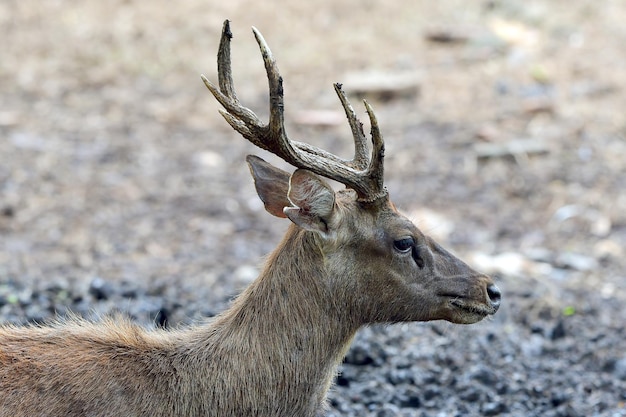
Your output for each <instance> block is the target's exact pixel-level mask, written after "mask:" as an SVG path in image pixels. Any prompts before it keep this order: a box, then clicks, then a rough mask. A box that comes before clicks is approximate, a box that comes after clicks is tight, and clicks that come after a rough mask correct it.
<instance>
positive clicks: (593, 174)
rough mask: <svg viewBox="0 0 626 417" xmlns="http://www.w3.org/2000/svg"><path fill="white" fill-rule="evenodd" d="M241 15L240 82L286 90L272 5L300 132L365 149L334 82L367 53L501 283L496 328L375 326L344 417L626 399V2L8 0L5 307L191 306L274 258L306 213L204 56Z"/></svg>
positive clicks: (407, 171) (399, 133)
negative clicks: (270, 58)
mask: <svg viewBox="0 0 626 417" xmlns="http://www.w3.org/2000/svg"><path fill="white" fill-rule="evenodd" d="M277 10H279V11H280V13H278V12H277ZM51 17H53V18H51ZM225 18H230V19H232V21H233V31H234V32H235V40H234V44H233V48H234V50H233V57H234V60H235V78H236V82H237V83H238V85H239V86H240V87H239V90H238V92H239V96H240V98H242V100H244V102H245V103H249V105H250V106H251V107H252V108H253V109H254V110H255V111H258V113H259V114H261V115H263V114H266V113H267V110H266V100H267V92H266V83H265V80H264V75H263V68H262V63H261V61H260V58H259V55H258V52H257V51H256V50H255V45H254V43H253V40H252V36H251V34H250V33H249V31H248V28H249V27H250V26H252V25H254V26H256V27H258V28H259V29H260V30H261V31H262V32H263V34H264V35H265V37H266V39H267V40H268V42H269V44H270V46H271V47H272V49H273V51H274V54H275V55H276V56H277V58H278V60H279V64H280V67H281V71H282V73H283V76H284V78H285V80H286V81H285V82H286V85H285V88H286V94H287V108H286V114H287V119H288V126H287V127H288V129H289V131H290V135H292V136H293V137H295V138H298V139H302V138H304V140H306V141H309V142H311V143H314V144H315V145H318V146H320V147H323V148H326V149H328V150H330V151H332V152H335V153H338V154H342V155H343V154H346V155H347V154H349V148H350V139H349V130H348V127H347V124H346V123H345V122H344V121H343V119H342V116H341V109H340V107H339V104H338V102H337V100H336V98H335V97H334V96H333V92H332V88H331V83H332V82H335V81H342V82H344V83H345V85H346V89H347V90H348V91H350V90H349V89H350V85H351V84H352V85H353V86H355V85H356V84H358V83H357V80H360V79H362V78H363V75H364V73H367V75H368V77H369V79H370V84H369V86H368V88H369V90H368V88H366V90H367V91H366V93H367V94H370V100H371V102H372V104H373V105H374V107H375V110H376V113H377V115H378V117H379V121H380V124H381V127H382V129H383V134H384V135H385V138H386V144H387V162H386V178H387V185H388V188H389V190H390V193H391V196H392V199H393V200H394V201H395V202H396V204H397V205H398V206H399V207H400V208H401V210H402V211H404V212H405V213H407V214H409V216H410V217H411V218H413V219H414V220H415V222H416V224H418V225H419V226H420V227H421V228H422V230H424V231H425V232H427V233H429V234H432V235H433V236H435V238H436V239H438V240H439V241H440V242H441V243H442V244H444V246H446V247H448V248H451V249H453V250H454V251H455V252H456V253H457V254H458V255H459V256H461V257H462V258H464V259H466V260H467V261H468V262H469V263H470V264H471V265H473V266H474V267H476V268H477V269H481V270H483V271H485V272H488V273H491V274H493V275H494V276H495V277H496V280H497V283H498V286H499V287H500V288H501V290H502V292H503V305H502V307H501V309H500V311H499V312H498V313H497V314H496V315H495V316H494V317H493V319H491V320H489V321H485V322H481V323H479V324H476V325H471V326H455V325H451V324H448V323H442V322H435V323H413V324H406V325H395V326H390V327H372V328H367V329H363V330H362V331H361V332H360V333H359V334H358V336H357V339H356V340H355V342H354V345H353V346H352V348H351V350H350V351H349V353H348V355H347V357H346V360H345V362H344V364H343V365H342V368H341V373H340V375H339V376H338V379H337V385H336V387H335V388H334V390H333V391H332V392H331V394H330V397H329V399H330V409H329V412H328V416H329V417H330V416H369V415H371V416H483V415H484V416H496V415H501V416H611V417H612V416H626V341H625V336H626V335H625V333H626V330H625V326H624V322H625V320H626V307H625V305H626V303H625V301H626V251H625V249H624V248H625V247H626V194H625V193H624V184H626V162H625V158H626V113H624V111H623V109H624V108H626V94H624V87H625V86H626V76H625V75H624V74H626V72H625V71H624V68H625V67H626V56H625V55H624V53H623V52H622V51H623V44H624V41H625V40H626V29H625V28H626V27H625V26H624V25H623V21H624V19H626V10H625V9H624V7H623V4H622V3H621V2H619V1H607V2H602V3H601V4H600V3H597V2H593V1H591V0H588V1H584V0H576V1H567V2H566V1H547V0H545V1H530V2H524V3H523V6H522V5H521V4H518V3H517V2H514V1H485V2H473V3H472V4H471V5H469V4H467V3H466V2H458V1H448V0H446V1H440V2H437V3H436V4H433V3H432V2H428V1H411V2H408V1H407V2H399V3H398V4H397V6H396V7H388V6H385V5H383V4H382V3H381V4H380V5H378V4H376V3H367V2H366V3H363V2H360V1H356V0H353V1H345V2H331V1H327V0H316V1H313V2H308V3H302V4H300V3H293V4H290V5H289V6H287V5H283V6H281V7H280V9H278V6H277V5H276V4H274V2H271V1H269V2H264V3H262V4H261V3H258V4H257V3H248V2H245V1H233V2H220V3H217V2H208V4H207V2H199V1H192V0H186V1H183V2H180V3H179V5H178V6H177V7H176V8H175V9H172V7H171V5H170V4H169V3H168V2H165V1H164V0H160V1H156V2H149V3H143V4H134V3H132V2H123V1H121V0H119V1H118V0H114V1H112V2H106V3H92V2H78V1H61V0H59V1H51V2H43V3H42V2H36V1H35V0H22V1H17V0H8V1H5V2H3V3H2V4H0V33H1V34H2V37H3V39H4V40H5V42H4V45H3V51H2V53H1V59H0V321H1V322H11V323H25V322H45V321H46V320H48V319H50V318H52V317H54V316H55V315H64V314H66V313H67V312H68V311H72V312H75V313H78V314H80V315H84V316H88V317H98V316H100V315H102V314H107V313H110V312H112V311H116V310H121V311H123V312H125V313H127V314H129V315H131V316H132V317H133V318H134V319H135V320H137V321H138V322H141V323H144V324H145V325H146V326H162V327H174V326H178V325H187V324H189V323H192V322H194V321H195V320H198V319H200V318H203V317H210V316H213V315H215V314H217V313H218V312H219V311H221V310H223V309H224V308H226V307H227V306H228V303H229V302H230V300H231V299H232V297H233V296H234V295H235V294H237V293H238V292H239V291H240V289H241V288H243V287H244V286H245V285H247V284H248V283H249V282H250V281H251V280H252V279H254V278H255V276H256V274H257V271H258V265H259V264H260V262H261V260H262V258H263V256H265V255H267V253H269V252H270V251H271V250H272V249H273V247H274V246H275V245H276V244H277V243H278V241H279V239H280V236H281V235H282V233H283V232H284V230H285V228H286V222H285V221H281V220H280V219H275V218H272V217H271V216H270V215H268V214H267V213H265V212H264V210H263V207H262V204H261V203H260V202H259V201H258V199H257V197H256V195H255V193H254V189H253V186H252V181H251V179H250V178H249V175H248V172H247V168H246V167H245V164H244V155H245V154H247V153H259V154H261V155H262V156H263V157H266V158H268V159H269V160H272V161H273V162H275V161H276V160H275V159H273V158H271V157H267V155H266V154H265V155H264V154H263V153H262V152H257V151H256V150H255V149H253V148H252V146H251V145H248V144H247V143H245V141H244V140H241V139H240V138H238V137H237V136H236V135H235V134H233V133H232V132H231V131H230V128H229V127H228V126H226V124H225V123H224V122H223V120H221V119H220V117H219V115H218V114H217V111H216V110H217V105H216V103H214V101H213V100H212V99H211V98H210V97H209V94H208V92H207V91H205V89H204V86H202V83H201V81H200V80H199V77H198V74H199V73H201V72H202V73H206V74H207V76H208V77H209V78H211V79H215V64H214V59H215V52H216V49H217V42H218V39H219V31H220V29H221V23H222V21H223V20H224V19H225ZM354 73H359V74H357V75H358V76H357V75H355V74H354ZM407 74H409V75H411V76H412V78H411V77H410V78H411V79H413V80H417V84H415V85H413V86H414V87H415V88H414V89H411V88H409V89H408V91H407V90H402V91H391V92H389V91H387V90H385V87H384V85H386V83H388V82H389V80H390V79H391V80H395V81H397V80H398V79H400V78H402V77H404V78H402V79H405V78H406V75H407ZM398 77H400V78H398ZM371 80H373V81H371ZM354 88H355V89H356V87H354ZM355 107H356V101H355ZM278 165H280V163H278ZM283 167H284V165H283Z"/></svg>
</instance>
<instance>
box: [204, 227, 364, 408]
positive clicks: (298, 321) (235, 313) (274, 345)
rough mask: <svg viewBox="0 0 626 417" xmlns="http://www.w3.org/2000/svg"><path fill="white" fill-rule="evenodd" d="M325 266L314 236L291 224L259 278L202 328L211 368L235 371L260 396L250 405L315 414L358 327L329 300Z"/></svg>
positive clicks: (330, 292)
mask: <svg viewBox="0 0 626 417" xmlns="http://www.w3.org/2000/svg"><path fill="white" fill-rule="evenodd" d="M327 269H328V268H327V265H325V260H324V256H323V253H322V251H321V250H320V248H319V246H318V245H317V244H316V242H315V237H314V236H313V235H312V234H311V233H310V232H303V231H301V230H299V229H297V228H296V227H295V226H292V227H291V228H290V229H289V231H288V233H287V235H286V236H285V239H284V240H283V242H282V244H281V245H280V246H279V247H278V248H277V249H276V250H275V251H274V252H273V253H272V254H271V255H270V257H269V258H268V260H267V263H266V266H265V268H264V270H263V272H262V273H261V275H260V276H259V278H257V280H256V281H255V282H253V283H252V284H251V285H250V286H249V287H248V288H247V289H246V290H245V291H244V292H243V293H242V294H241V295H240V296H239V297H238V298H237V300H236V301H235V302H234V304H233V306H232V307H231V308H230V309H229V310H227V311H226V312H225V313H224V314H222V315H221V316H219V317H218V318H217V319H216V320H215V321H214V322H213V323H212V324H211V326H210V328H208V329H207V330H208V331H209V332H210V334H209V335H208V336H207V338H208V339H209V340H210V341H211V342H210V344H211V345H212V347H211V349H207V351H208V350H211V351H212V353H211V356H212V358H211V359H209V360H210V361H213V362H216V361H219V363H220V369H215V370H214V371H217V372H225V373H228V374H229V375H241V378H245V379H246V380H245V381H243V382H244V383H243V384H240V385H239V386H248V387H261V391H262V392H259V393H258V395H259V396H261V397H264V396H265V397H268V398H256V399H255V402H257V405H256V406H255V407H262V403H263V402H264V401H267V402H268V404H274V405H273V406H272V405H268V407H276V406H277V405H278V404H280V403H281V402H283V403H284V405H283V406H284V407H285V410H292V411H293V410H298V409H299V410H302V415H315V411H316V409H317V408H318V407H319V406H320V404H322V403H323V402H324V399H325V396H326V392H327V391H328V388H329V387H330V385H331V383H332V380H333V378H334V376H335V374H336V368H337V366H338V364H339V363H340V361H341V360H342V359H343V357H344V355H345V353H346V351H347V349H348V347H349V345H350V342H351V341H352V339H353V337H354V335H355V333H356V331H357V330H358V327H359V326H358V325H357V324H356V322H353V321H351V320H350V319H349V317H347V316H346V312H345V311H344V309H343V308H341V306H339V305H337V304H336V303H334V302H333V300H334V299H335V298H336V297H333V295H332V292H333V291H334V289H333V288H332V284H331V283H330V281H331V280H330V279H329V273H328V270H327ZM203 343H206V340H204V341H203ZM229 368H230V369H229ZM231 385H232V386H237V384H231ZM274 410H276V408H274ZM309 413H311V414H309ZM293 415H299V414H293Z"/></svg>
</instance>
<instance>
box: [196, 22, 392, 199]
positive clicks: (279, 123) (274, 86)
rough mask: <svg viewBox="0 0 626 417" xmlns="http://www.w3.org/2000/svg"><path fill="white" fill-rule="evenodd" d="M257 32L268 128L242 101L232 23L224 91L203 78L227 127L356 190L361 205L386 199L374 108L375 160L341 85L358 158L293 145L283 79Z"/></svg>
mask: <svg viewBox="0 0 626 417" xmlns="http://www.w3.org/2000/svg"><path fill="white" fill-rule="evenodd" d="M252 31H253V33H254V37H255V38H256V41H257V43H258V45H259V49H260V50H261V55H262V56H263V62H264V64H265V71H266V73H267V79H268V83H269V90H270V119H269V123H268V124H264V123H263V122H262V121H261V120H260V119H259V118H258V117H257V116H256V114H254V112H253V111H252V110H250V109H248V108H246V107H244V106H242V105H241V103H240V102H239V100H238V99H237V96H236V93H235V88H234V82H233V79H232V71H231V59H230V41H231V39H232V36H233V35H232V33H231V31H230V23H229V21H228V20H226V21H225V22H224V26H223V28H222V37H221V40H220V46H219V51H218V60H217V61H218V83H219V89H218V88H216V87H215V86H214V85H213V84H212V83H211V82H210V81H209V80H208V79H207V78H206V77H205V76H204V75H202V76H201V78H202V81H203V82H204V84H205V85H206V87H207V88H208V89H209V91H211V93H212V94H213V96H214V97H215V99H216V100H217V101H218V102H219V103H220V104H221V105H222V106H223V107H224V110H220V113H221V114H222V116H223V117H224V118H225V119H226V121H227V122H228V123H229V124H230V125H231V126H232V127H233V128H234V129H235V130H236V131H237V132H239V133H240V134H241V135H242V136H243V137H245V138H246V139H247V140H249V141H250V142H252V143H253V144H254V145H256V146H258V147H260V148H262V149H265V150H267V151H269V152H272V153H274V154H275V155H277V156H279V157H280V158H282V159H284V160H285V161H286V162H288V163H290V164H292V165H294V166H296V167H298V168H303V169H308V170H310V171H312V172H314V173H316V174H318V175H322V176H325V177H327V178H331V179H334V180H336V181H339V182H341V183H343V184H345V185H346V186H347V187H348V188H352V189H354V190H355V191H356V192H357V195H358V199H359V201H361V202H365V203H368V202H373V201H375V200H378V199H380V198H383V197H386V196H387V191H386V190H385V189H384V186H383V154H384V152H383V148H384V145H383V140H382V136H381V135H380V132H379V130H378V123H377V121H376V117H375V116H374V112H373V110H372V109H371V107H370V106H369V105H368V104H367V103H365V107H366V109H367V112H368V115H369V118H370V122H371V125H372V144H373V149H372V158H371V160H370V159H369V157H368V155H367V140H366V138H365V134H364V132H363V125H362V123H361V122H360V121H359V120H358V118H357V117H356V114H355V112H354V109H353V108H352V106H351V105H350V103H349V101H348V99H347V97H346V95H345V93H344V92H343V90H342V89H341V84H335V91H336V92H337V95H338V96H339V99H340V101H341V104H342V106H343V108H344V110H345V112H346V116H347V118H348V122H349V124H350V128H351V130H352V134H353V137H354V147H355V154H354V158H353V159H352V160H349V161H348V160H344V159H342V158H339V157H337V156H335V155H333V154H331V153H330V152H326V151H324V150H322V149H319V148H317V147H315V146H312V145H308V144H305V143H302V142H296V141H291V140H290V139H289V138H288V136H287V134H286V132H285V125H284V92H283V79H282V77H281V76H280V73H279V71H278V67H277V65H276V60H275V59H274V57H273V55H272V52H271V51H270V49H269V46H268V45H267V43H266V42H265V39H263V36H262V35H261V33H260V32H259V31H258V30H257V29H256V28H254V27H253V28H252Z"/></svg>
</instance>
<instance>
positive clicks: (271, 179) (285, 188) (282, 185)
mask: <svg viewBox="0 0 626 417" xmlns="http://www.w3.org/2000/svg"><path fill="white" fill-rule="evenodd" d="M246 161H247V162H248V166H249V167H250V173H251V174H252V177H253V178H254V187H255V188H256V192H257V194H258V195H259V198H260V199H261V201H263V204H264V205H265V210H267V211H268V212H269V213H270V214H273V215H274V216H276V217H287V216H286V215H285V213H284V212H283V209H284V208H285V207H289V206H291V203H290V202H289V199H288V198H287V193H288V192H289V173H288V172H286V171H283V170H282V169H279V168H276V167H275V166H273V165H271V164H269V163H268V162H266V161H264V160H263V159H261V158H259V157H258V156H254V155H248V156H247V157H246Z"/></svg>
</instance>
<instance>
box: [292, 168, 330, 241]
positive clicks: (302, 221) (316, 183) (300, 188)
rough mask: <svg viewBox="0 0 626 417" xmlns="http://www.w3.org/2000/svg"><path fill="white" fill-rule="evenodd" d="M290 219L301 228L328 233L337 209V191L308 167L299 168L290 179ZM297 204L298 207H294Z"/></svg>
mask: <svg viewBox="0 0 626 417" xmlns="http://www.w3.org/2000/svg"><path fill="white" fill-rule="evenodd" d="M289 201H291V203H292V204H290V207H286V208H285V209H284V212H285V214H286V215H287V217H289V220H291V221H292V222H294V223H295V224H297V225H298V226H300V227H301V228H303V229H305V230H309V231H313V232H318V233H321V234H322V235H328V234H329V233H330V232H331V230H330V227H329V225H330V224H331V220H332V216H333V213H334V210H335V191H333V189H332V187H331V186H330V185H328V183H327V182H326V181H324V180H323V179H322V178H320V177H318V176H317V175H315V174H314V173H312V172H311V171H307V170H306V169H298V170H296V172H294V173H293V174H292V175H291V179H290V180H289ZM293 206H296V207H293Z"/></svg>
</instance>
